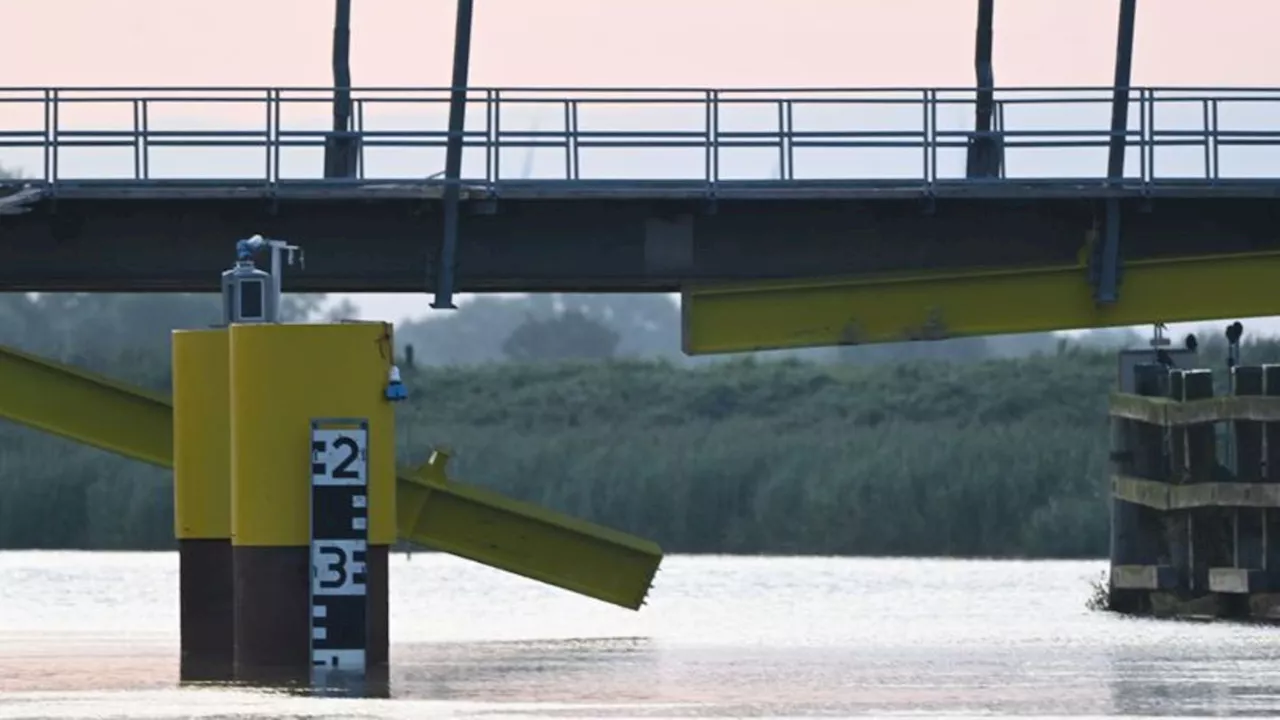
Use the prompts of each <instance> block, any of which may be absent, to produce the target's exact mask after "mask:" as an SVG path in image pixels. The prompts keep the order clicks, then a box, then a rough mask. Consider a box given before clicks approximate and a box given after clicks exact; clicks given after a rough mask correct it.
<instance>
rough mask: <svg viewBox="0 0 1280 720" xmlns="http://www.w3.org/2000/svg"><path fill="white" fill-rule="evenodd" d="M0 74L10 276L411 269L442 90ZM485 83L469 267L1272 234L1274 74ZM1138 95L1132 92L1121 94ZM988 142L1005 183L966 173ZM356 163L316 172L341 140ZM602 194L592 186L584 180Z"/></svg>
mask: <svg viewBox="0 0 1280 720" xmlns="http://www.w3.org/2000/svg"><path fill="white" fill-rule="evenodd" d="M333 93H334V90H333V89H331V88H310V89H307V88H239V89H236V88H204V89H199V88H196V89H193V88H106V89H102V88H96V89H79V88H56V89H55V88H17V89H12V88H11V89H4V88H0V108H2V109H3V112H2V113H0V165H4V166H7V167H9V168H12V169H16V170H18V171H20V172H21V174H22V176H23V177H22V179H21V180H18V181H11V182H10V183H9V185H8V186H7V187H2V188H0V196H3V197H0V239H3V241H4V242H5V244H6V245H7V246H9V247H11V248H12V247H21V252H10V253H9V254H8V256H6V257H5V262H4V263H2V264H0V288H4V289H10V290H18V289H25V290H50V291H52V290H104V289H113V290H212V289H214V287H215V283H216V280H217V276H218V273H219V271H220V270H221V269H222V267H223V266H224V265H226V264H227V262H228V261H229V260H228V259H229V257H230V247H231V245H230V243H231V241H232V240H234V239H235V238H237V237H242V236H244V235H247V234H251V233H254V232H263V233H269V234H274V235H276V236H279V237H286V238H288V239H290V240H292V241H295V242H298V243H301V244H303V245H304V246H306V247H307V249H308V266H307V268H306V269H305V270H302V271H300V272H298V273H296V274H295V276H294V277H293V278H292V279H291V286H292V287H294V288H296V289H298V290H311V291H362V290H363V291H423V290H429V289H431V288H432V287H433V283H434V282H435V279H434V278H435V275H434V270H433V268H434V267H435V264H436V262H437V257H438V253H439V248H440V247H442V243H443V239H442V238H443V231H442V229H441V224H442V220H441V218H440V214H441V210H442V207H443V206H444V204H445V203H444V201H443V199H442V197H443V195H444V190H445V188H446V187H447V186H448V183H446V181H445V180H444V179H443V178H441V177H440V173H439V172H438V171H439V169H440V168H441V167H443V165H444V162H443V160H444V154H445V148H446V145H447V143H448V141H449V133H448V131H447V105H448V100H449V91H448V90H447V89H405V88H372V89H353V90H351V94H352V99H353V107H354V116H353V117H354V120H353V126H352V127H350V128H349V129H347V130H342V131H338V132H335V131H334V130H333V129H332V127H331V123H332V116H331V113H330V103H331V101H332V97H333ZM1127 93H1128V98H1129V104H1130V112H1129V118H1130V120H1129V127H1128V130H1127V132H1124V133H1118V134H1117V135H1118V136H1122V137H1121V138H1120V139H1122V140H1123V142H1124V146H1125V147H1126V148H1127V150H1126V157H1127V160H1126V164H1125V165H1126V166H1125V169H1124V172H1123V174H1122V176H1120V177H1113V178H1108V177H1107V173H1108V168H1107V160H1108V149H1109V147H1110V146H1111V145H1112V143H1113V140H1114V139H1115V138H1116V136H1113V134H1112V132H1111V131H1110V122H1109V121H1110V115H1111V108H1112V100H1113V96H1114V95H1115V90H1114V89H1113V88H1019V89H1001V90H997V91H996V92H995V122H994V127H993V129H992V130H991V131H988V132H974V131H973V127H974V109H975V103H976V99H977V93H976V91H975V90H973V89H919V88H917V89H894V88H888V89H877V90H855V89H831V90H782V89H775V90H767V89H766V90H745V89H743V90H706V89H693V90H672V89H665V90H638V89H597V90H583V89H555V88H552V89H532V90H530V89H501V88H487V89H471V90H470V91H468V98H469V101H468V106H469V109H468V123H467V127H466V130H465V131H464V133H463V134H462V137H461V142H462V145H463V148H464V153H463V170H462V177H461V179H460V180H458V181H457V182H458V183H459V184H460V186H461V196H462V207H463V216H462V219H461V220H460V227H461V229H460V241H459V244H458V250H457V289H459V290H463V291H467V290H470V291H489V290H494V291H512V290H535V289H546V290H566V291H611V290H675V289H678V288H679V287H681V286H682V285H683V284H685V283H688V282H708V281H719V280H748V279H754V278H770V277H785V276H788V275H795V274H802V275H804V274H827V273H852V274H860V273H880V272H894V271H903V270H914V271H919V270H933V269H940V270H947V269H956V268H969V267H1020V266H1024V265H1025V266H1041V265H1054V264H1060V263H1062V262H1068V261H1074V260H1075V259H1076V258H1077V256H1078V254H1079V252H1080V251H1081V248H1082V247H1084V246H1085V245H1086V244H1088V243H1089V242H1091V240H1090V238H1092V237H1094V236H1095V235H1096V234H1097V232H1098V228H1099V225H1100V223H1101V220H1100V218H1102V216H1103V211H1102V206H1103V205H1104V203H1103V202H1101V201H1103V200H1104V199H1107V198H1118V199H1119V202H1120V205H1119V206H1117V207H1118V208H1119V210H1118V213H1119V215H1120V216H1121V217H1122V221H1123V222H1122V226H1123V231H1122V232H1123V236H1124V242H1123V245H1122V251H1121V252H1122V256H1123V257H1124V258H1128V259H1132V258H1151V257H1166V256H1177V255H1187V254H1193V255H1198V254H1212V253H1224V252H1226V253H1231V252H1254V251H1258V250H1269V249H1273V248H1274V247H1275V245H1276V243H1277V242H1280V241H1278V240H1276V239H1275V238H1273V236H1272V235H1273V233H1272V228H1274V227H1275V226H1276V225H1277V223H1276V221H1277V219H1280V218H1277V217H1276V215H1277V213H1276V211H1274V210H1272V209H1271V206H1272V205H1273V204H1274V203H1272V202H1271V200H1272V199H1273V198H1274V197H1276V196H1277V195H1280V129H1277V128H1280V123H1277V122H1276V121H1275V118H1276V117H1280V115H1277V113H1276V110H1277V109H1280V90H1277V89H1241V88H1232V89H1221V88H1219V89H1206V88H1176V89H1175V88H1133V89H1130V90H1128V91H1127ZM1122 95H1123V92H1122ZM988 141H991V142H998V143H999V144H1000V145H1001V146H1002V148H1003V150H1002V153H1003V161H1002V162H1001V163H1000V164H999V168H998V172H997V174H996V176H995V177H984V178H969V177H967V166H966V157H967V153H968V152H969V148H970V146H971V145H973V144H975V143H983V142H988ZM327 148H328V149H331V150H334V149H336V150H338V151H341V150H342V149H343V148H347V149H348V150H349V151H350V152H351V153H352V155H353V157H354V170H355V177H352V178H345V179H322V177H321V176H322V175H323V167H324V159H325V153H326V149H327ZM583 201H589V202H583Z"/></svg>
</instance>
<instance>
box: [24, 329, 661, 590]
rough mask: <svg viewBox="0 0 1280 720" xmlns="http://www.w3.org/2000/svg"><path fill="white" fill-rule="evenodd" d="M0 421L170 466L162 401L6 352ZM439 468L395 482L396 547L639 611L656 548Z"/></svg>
mask: <svg viewBox="0 0 1280 720" xmlns="http://www.w3.org/2000/svg"><path fill="white" fill-rule="evenodd" d="M0 417H2V418H6V419H9V420H13V421H15V422H18V423H22V424H24V425H29V426H31V427H34V428H37V429H39V430H43V431H45V432H49V433H52V434H54V435H59V436H61V437H64V438H67V439H70V440H75V441H77V442H81V443H85V444H88V445H92V446H94V447H98V448H101V449H103V450H109V451H111V452H114V453H117V454H120V455H123V456H125V457H129V458H133V459H135V460H142V461H144V462H148V463H151V464H153V465H160V466H162V467H172V466H173V406H172V404H171V403H170V402H169V400H168V399H167V398H165V397H163V396H161V395H158V394H154V393H149V392H146V391H144V390H141V389H139V388H135V387H132V386H129V385H126V384H123V383H119V382H115V381H112V380H109V379H107V378H105V377H102V376H100V375H96V374H93V373H89V372H85V371H82V370H79V369H77V368H73V367H70V366H68V365H64V364H62V363H58V362H54V361H52V360H46V359H44V358H40V357H37V356H34V355H30V354H28V353H23V352H20V351H17V350H13V349H10V348H5V347H3V346H0ZM443 458H444V455H442V454H439V455H437V456H435V459H434V462H431V463H428V464H427V465H426V466H424V467H423V468H421V469H420V471H419V472H417V473H413V474H408V473H403V472H402V473H400V474H399V475H398V477H397V478H396V496H397V497H396V506H397V516H398V517H397V525H398V534H399V536H400V537H401V538H403V539H405V540H409V541H410V542H415V543H418V544H421V545H425V546H427V547H430V548H433V549H436V550H440V551H443V552H447V553H451V554H454V555H458V556H461V557H464V558H467V559H469V560H474V561H476V562H480V563H483V564H485V565H489V566H491V567H495V568H498V569H500V570H506V571H507V572H511V573H515V574H517V575H521V576H523V577H527V578H531V579H534V580H538V581H541V582H544V583H547V584H549V585H554V586H556V587H559V588H563V589H565V590H570V591H572V592H576V593H580V594H582V595H586V596H588V597H593V598H596V599H598V600H603V601H605V602H608V603H612V604H615V605H620V606H622V607H626V608H631V609H636V608H638V607H639V606H640V605H641V603H642V602H643V599H644V596H645V594H646V593H647V592H648V589H649V586H650V585H651V584H652V580H653V576H654V574H655V573H656V571H657V568H658V564H659V562H660V561H661V559H662V550H661V549H660V548H659V547H658V546H657V545H656V544H654V543H652V542H649V541H647V540H643V539H641V538H637V537H634V536H632V535H627V534H625V533H621V532H618V531H615V530H611V529H609V528H605V527H601V526H599V525H595V524H592V523H588V522H585V521H582V520H578V519H576V518H573V517H569V516H567V515H563V514H560V513H556V512H553V511H551V510H547V509H545V508H541V507H538V506H536V505H532V504H529V503H523V502H519V501H516V500H512V499H510V498H507V497H503V496H502V495H499V494H498V493H495V492H493V491H490V490H484V489H481V488H478V487H474V486H468V485H463V484H461V483H455V482H450V481H449V480H447V479H446V478H445V476H444V464H443Z"/></svg>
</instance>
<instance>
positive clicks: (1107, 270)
mask: <svg viewBox="0 0 1280 720" xmlns="http://www.w3.org/2000/svg"><path fill="white" fill-rule="evenodd" d="M1137 4H1138V3H1137V0H1120V21H1119V23H1118V27H1117V31H1116V72H1115V81H1114V83H1113V85H1114V88H1115V89H1114V91H1113V95H1112V98H1111V137H1110V139H1109V141H1108V147H1107V184H1109V185H1118V184H1120V183H1121V182H1122V181H1123V180H1124V156H1125V150H1126V149H1127V148H1128V142H1127V140H1128V137H1127V133H1128V130H1129V102H1130V97H1129V94H1130V93H1129V83H1130V78H1131V76H1132V74H1133V73H1132V71H1133V33H1134V21H1135V17H1136V14H1137ZM1095 252H1096V253H1097V255H1096V257H1095V261H1094V263H1093V267H1092V268H1091V271H1090V275H1091V278H1090V279H1091V281H1092V282H1093V285H1094V300H1095V301H1096V302H1097V303H1099V304H1102V305H1109V304H1111V303H1114V302H1116V301H1117V300H1118V299H1119V293H1120V201H1119V200H1118V199H1116V198H1114V197H1112V198H1108V199H1107V200H1106V201H1105V202H1104V204H1103V228H1102V243H1101V244H1100V245H1098V246H1097V249H1096V251H1095Z"/></svg>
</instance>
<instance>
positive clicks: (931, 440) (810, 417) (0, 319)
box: [0, 294, 1280, 557]
mask: <svg viewBox="0 0 1280 720" xmlns="http://www.w3.org/2000/svg"><path fill="white" fill-rule="evenodd" d="M481 302H483V301H481ZM504 302H507V301H504ZM510 302H517V301H510ZM524 302H525V305H524V307H522V308H520V310H521V312H520V313H519V314H518V316H519V317H522V318H523V319H521V320H520V321H519V322H516V323H514V324H512V325H511V326H510V327H509V328H508V331H507V334H506V335H505V336H504V337H503V338H502V339H501V341H500V342H498V343H497V345H498V350H497V352H498V353H503V352H505V353H506V355H505V356H502V357H500V358H499V359H494V360H489V361H477V362H470V363H451V364H442V363H438V362H422V361H415V363H414V365H413V366H412V367H410V366H408V365H402V367H403V370H404V377H405V382H406V383H407V385H408V387H409V389H410V400H409V401H408V402H406V403H402V404H400V406H399V407H398V409H397V413H398V423H397V424H398V426H397V434H398V437H397V446H398V452H399V459H400V461H401V462H403V463H406V464H408V463H413V462H420V461H422V460H424V459H425V457H426V455H427V454H428V453H429V452H430V450H431V448H433V447H435V446H440V445H448V446H450V447H452V448H453V449H454V451H455V456H454V458H455V459H454V461H453V468H454V471H455V473H456V476H457V478H458V479H459V480H461V481H465V482H471V483H476V484H480V485H484V486H487V487H490V488H493V489H495V490H498V491H500V492H504V493H507V494H509V495H512V496H515V497H518V498H521V499H525V500H530V501H533V502H538V503H541V504H544V505H548V506H550V507H553V508H556V509H559V510H562V511H565V512H569V513H572V514H574V515H577V516H581V517H584V518H587V519H590V520H593V521H596V522H600V523H603V524H606V525H610V526H613V527H616V528H619V529H622V530H626V531H628V532H633V533H636V534H639V535H642V536H646V537H650V538H653V539H655V540H657V541H658V542H660V543H661V544H662V545H663V547H664V548H665V549H666V550H667V551H669V552H726V553H800V554H809V553H821V554H871V555H958V556H1026V557H1047V556H1055V557H1085V556H1101V555H1104V554H1105V553H1106V549H1107V522H1108V521H1107V505H1106V500H1105V498H1106V477H1107V465H1106V463H1107V428H1106V413H1105V408H1106V395H1107V392H1108V391H1109V390H1110V389H1111V388H1112V386H1113V384H1114V380H1115V375H1116V359H1115V355H1114V353H1113V352H1112V351H1111V350H1110V349H1106V348H1103V347H1100V346H1099V344H1098V341H1097V339H1096V338H1094V340H1093V341H1090V339H1089V338H1086V339H1085V340H1084V341H1065V340H1061V339H1057V338H1054V339H1053V341H1052V342H1051V343H1048V344H1047V346H1045V345H1043V344H1042V345H1041V346H1040V347H1038V348H1037V349H1034V350H1032V351H1031V352H1030V353H1024V354H1022V355H1020V356H1015V357H1010V356H1005V357H1001V356H999V355H998V354H996V353H991V352H985V353H984V354H979V356H977V357H975V356H973V355H964V354H960V356H959V357H953V358H950V359H949V358H948V357H946V356H936V355H935V356H929V355H928V354H927V353H925V354H923V356H914V357H913V356H911V355H906V356H898V357H894V356H892V355H891V354H889V352H890V349H891V348H886V347H880V348H878V349H877V352H880V353H884V354H885V358H887V359H890V360H892V362H877V361H875V359H874V358H871V359H868V358H867V357H865V356H864V357H861V358H852V359H850V358H845V359H844V360H843V361H842V360H841V358H840V357H839V355H836V356H834V357H828V358H827V359H826V360H825V361H822V362H819V361H815V360H813V359H803V358H798V357H795V356H792V357H784V358H783V359H780V360H779V359H762V358H761V357H760V356H747V357H740V358H730V359H728V360H722V361H719V362H704V363H697V364H686V363H682V362H678V361H675V360H672V359H669V358H665V357H662V356H661V355H658V356H655V354H654V353H648V354H646V353H644V352H639V351H632V352H630V353H623V352H620V348H622V349H625V348H627V347H631V348H633V349H634V348H637V347H641V344H640V343H638V342H637V341H636V340H635V336H634V334H632V335H630V336H629V335H628V331H627V327H628V325H627V324H626V323H612V324H611V323H610V322H609V317H614V318H616V317H618V315H616V314H614V315H609V316H606V315H605V314H604V313H602V312H601V311H599V310H598V309H596V310H592V309H590V308H588V309H587V310H583V309H582V308H578V309H576V310H575V309H574V308H573V307H566V306H564V305H560V306H559V307H554V306H553V307H550V308H548V307H545V305H546V304H547V302H548V299H547V298H546V297H540V298H538V297H535V298H529V299H526V300H525V301H524ZM593 302H596V301H595V300H593ZM609 302H611V301H610V300H609V299H607V298H606V299H600V300H599V301H598V303H599V305H597V306H596V307H597V308H598V307H600V306H604V307H608V303H609ZM612 302H617V299H616V298H614V299H613V300H612ZM552 304H553V305H554V304H555V303H554V299H553V303H552ZM539 305H542V306H543V307H541V308H540V307H539ZM494 306H495V305H494V303H492V302H490V303H488V306H487V307H488V309H487V310H485V311H480V312H491V313H492V312H493V308H494ZM465 307H467V306H464V308H465ZM659 307H660V306H659ZM351 311H352V309H351V308H350V307H343V306H341V305H339V306H334V305H333V304H332V303H327V302H326V300H325V299H324V298H322V297H318V296H292V297H290V298H289V304H288V315H289V316H290V317H293V318H295V319H296V318H305V317H317V316H325V315H326V314H327V315H328V316H330V317H342V316H344V315H347V316H349V314H350V313H351ZM463 312H465V310H463V311H458V312H457V313H455V315H457V316H460V315H462V313H463ZM614 312H616V308H615V309H614ZM623 317H626V316H625V315H623ZM217 320H218V304H217V300H216V298H214V297H209V296H196V295H190V296H187V295H170V296H165V301H164V302H155V296H150V297H148V296H135V295H58V294H52V295H40V296H29V295H0V343H4V344H9V345H15V346H19V347H22V348H24V349H27V350H31V351H34V352H38V353H41V354H44V355H46V356H50V357H53V358H56V359H60V360H64V361H68V362H73V363H76V364H78V365H81V366H84V367H87V368H89V369H93V370H96V371H99V372H103V373H106V374H108V375H111V376H113V377H117V378H119V379H121V380H125V381H128V382H133V383H138V384H141V385H144V386H147V387H150V388H153V389H166V390H167V387H168V383H169V374H168V373H169V368H168V363H169V347H168V342H169V340H168V337H169V336H168V331H169V330H170V329H171V328H175V327H200V326H203V325H207V324H210V323H214V322H217ZM428 322H441V321H428ZM452 322H458V321H457V320H453V321H452ZM479 322H482V320H481V321H479ZM420 324H421V323H420ZM635 325H639V326H642V327H647V328H652V327H653V325H652V324H646V323H639V322H637V323H635ZM461 327H462V326H459V328H461ZM602 328H603V330H602ZM472 329H473V330H475V332H476V333H477V334H480V333H481V330H480V329H479V328H477V327H475V326H474V325H472ZM402 330H403V332H402ZM413 330H414V324H413V323H409V324H406V326H402V328H400V329H398V330H397V336H398V338H399V341H400V342H401V343H402V347H401V355H402V356H403V355H404V354H405V353H404V347H403V343H405V342H407V341H408V340H407V339H406V338H405V337H404V336H405V335H407V336H408V337H409V338H410V339H413V338H415V335H414V332H413ZM458 331H459V332H461V330H460V329H459V330H458ZM433 332H438V331H433ZM486 332H488V331H486ZM421 337H422V336H421V334H418V335H417V336H416V338H417V339H416V343H415V353H414V354H415V357H417V358H421V357H422V355H423V354H424V353H425V352H428V350H427V349H426V348H427V347H429V346H427V345H422V344H420V343H422V340H421ZM557 337H559V338H563V339H564V342H563V343H559V344H557V342H555V340H556V338H557ZM1116 337H1117V336H1115V335H1108V336H1106V338H1110V339H1111V340H1115V338H1116ZM1120 337H1122V336H1120ZM1122 339H1123V337H1122ZM579 342H581V343H584V346H585V345H589V344H591V343H595V345H594V347H605V346H611V347H612V350H611V351H610V352H608V353H604V354H603V355H596V356H592V355H590V354H586V353H584V354H582V355H578V356H565V353H564V347H565V346H569V347H573V346H574V345H575V343H579ZM915 345H916V347H926V348H932V352H938V349H939V348H942V347H945V345H946V344H945V343H917V344H915ZM504 346H505V347H506V350H505V351H503V350H502V348H503V347H504ZM953 347H956V345H953ZM987 347H990V346H989V345H988V346H987ZM971 349H972V346H971ZM548 355H550V357H548ZM993 355H994V356H993ZM1201 356H1202V358H1203V363H1204V366H1208V367H1223V365H1224V362H1225V360H1224V350H1223V346H1222V342H1221V341H1220V340H1219V339H1217V337H1216V335H1215V336H1212V337H1204V338H1202V342H1201ZM765 357H769V356H765ZM1244 360H1245V361H1246V362H1262V361H1277V360H1280V344H1278V343H1276V342H1273V341H1269V340H1265V341H1258V342H1250V343H1248V344H1246V347H1245V353H1244ZM172 502H173V500H172V482H171V477H170V474H169V473H168V472H166V471H162V470H160V469H156V468H151V467H147V466H144V465H141V464H139V463H134V462H130V461H127V460H124V459H121V458H117V457H114V456H112V455H109V454H107V453H105V452H101V451H97V450H93V449H91V448H86V447H83V446H77V445H73V444H71V443H69V442H66V441H63V440H60V439H57V438H53V437H50V436H47V435H42V434H40V433H38V432H35V431H32V430H28V429H26V428H21V427H17V426H14V425H11V424H8V423H0V548H20V547H45V548H113V549H117V548H132V549H161V548H169V547H172V546H173V537H172V535H173V530H172V512H173V508H172Z"/></svg>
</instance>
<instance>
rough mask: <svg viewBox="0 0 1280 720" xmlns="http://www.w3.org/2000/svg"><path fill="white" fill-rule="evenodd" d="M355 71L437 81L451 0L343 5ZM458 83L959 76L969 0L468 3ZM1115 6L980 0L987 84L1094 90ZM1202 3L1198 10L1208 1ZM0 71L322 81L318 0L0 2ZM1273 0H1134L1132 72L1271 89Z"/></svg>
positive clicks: (322, 22)
mask: <svg viewBox="0 0 1280 720" xmlns="http://www.w3.org/2000/svg"><path fill="white" fill-rule="evenodd" d="M354 6H355V7H354V11H353V43H352V45H353V47H352V54H353V60H352V64H353V74H354V82H355V84H356V85H366V86H368V85H401V84H403V85H419V86H421V85H434V86H440V85H447V84H448V78H449V62H450V52H451V46H452V33H453V16H454V7H455V4H454V0H356V2H355V3H354ZM476 6H477V9H476V17H475V43H474V48H473V63H472V76H471V79H472V83H473V84H476V85H585V86H601V85H614V86H617V85H685V86H780V85H801V86H805V85H807V86H832V85H836V86H846V87H848V86H875V85H969V84H972V83H973V67H972V65H973V60H972V55H973V50H972V47H973V24H974V19H975V14H976V10H975V2H974V0H965V1H963V2H962V1H961V0H477V2H476ZM1117 6H1118V0H1019V1H1017V2H1013V1H1011V0H998V2H997V3H996V42H995V54H996V59H995V71H996V79H997V83H998V84H1002V85H1044V84H1069V83H1074V84H1108V83H1109V81H1110V77H1111V72H1112V60H1113V52H1114V43H1115V26H1116V14H1117ZM1210 7H1212V8H1213V9H1214V12H1210V11H1209V8H1210ZM4 21H5V22H4V25H5V27H6V29H7V30H8V32H6V33H5V39H4V42H3V43H0V67H3V68H5V72H4V80H3V81H2V82H3V84H6V85H54V84H56V85H145V84H153V85H179V84H181V85H209V84H218V85H235V84H255V85H268V84H270V85H326V84H328V83H329V82H330V69H329V53H330V41H331V32H332V22H333V3H332V2H331V0H221V1H220V2H191V1H190V0H178V1H175V0H117V1H116V2H105V1H104V0H41V1H40V2H9V3H6V4H5V8H4ZM1277 27H1280V2H1275V0H1211V1H1210V0H1144V1H1143V2H1140V3H1139V7H1138V30H1137V39H1136V54H1135V61H1134V78H1133V79H1134V83H1135V84H1147V85H1153V84H1162V85H1196V84H1198V85H1265V84H1277V83H1280V45H1277V44H1276V43H1275V42H1274V34H1275V29H1276V28H1277Z"/></svg>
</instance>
